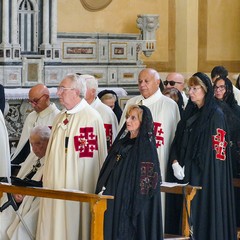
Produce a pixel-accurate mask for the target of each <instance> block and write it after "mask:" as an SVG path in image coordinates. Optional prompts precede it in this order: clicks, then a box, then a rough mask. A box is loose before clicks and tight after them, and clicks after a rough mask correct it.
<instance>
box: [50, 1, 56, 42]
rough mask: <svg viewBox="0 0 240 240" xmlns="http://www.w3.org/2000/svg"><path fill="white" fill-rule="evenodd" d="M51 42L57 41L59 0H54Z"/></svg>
mask: <svg viewBox="0 0 240 240" xmlns="http://www.w3.org/2000/svg"><path fill="white" fill-rule="evenodd" d="M51 30H52V31H51V44H52V45H54V44H56V43H57V0H52V12H51Z"/></svg>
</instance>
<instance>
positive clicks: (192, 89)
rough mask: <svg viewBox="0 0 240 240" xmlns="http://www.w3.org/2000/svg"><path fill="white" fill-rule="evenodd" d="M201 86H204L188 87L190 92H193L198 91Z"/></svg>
mask: <svg viewBox="0 0 240 240" xmlns="http://www.w3.org/2000/svg"><path fill="white" fill-rule="evenodd" d="M201 88H202V87H188V88H187V90H188V92H190V91H192V92H193V93H196V92H197V91H198V90H199V89H201Z"/></svg>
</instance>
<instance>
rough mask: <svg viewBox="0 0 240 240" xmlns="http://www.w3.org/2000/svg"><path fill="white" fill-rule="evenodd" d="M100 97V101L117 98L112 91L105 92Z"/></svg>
mask: <svg viewBox="0 0 240 240" xmlns="http://www.w3.org/2000/svg"><path fill="white" fill-rule="evenodd" d="M100 99H101V101H104V100H108V99H114V101H116V100H117V98H116V96H115V95H114V94H112V93H106V94H104V95H103V96H102V97H101V98H100Z"/></svg>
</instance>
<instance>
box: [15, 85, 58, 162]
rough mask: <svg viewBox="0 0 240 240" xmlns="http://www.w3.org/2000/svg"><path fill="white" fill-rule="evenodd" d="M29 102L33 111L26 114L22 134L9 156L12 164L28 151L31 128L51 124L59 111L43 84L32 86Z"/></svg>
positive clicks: (24, 156)
mask: <svg viewBox="0 0 240 240" xmlns="http://www.w3.org/2000/svg"><path fill="white" fill-rule="evenodd" d="M28 96H29V100H28V101H29V103H30V104H31V105H32V108H33V109H34V111H32V112H31V113H29V115H28V116H27V118H26V120H25V122H24V125H23V129H22V134H21V137H20V139H19V143H18V145H17V148H16V151H15V152H14V154H13V156H12V157H11V163H12V164H20V163H21V162H23V161H24V160H25V159H26V157H27V156H28V154H29V152H30V145H29V141H28V139H29V136H30V132H31V129H32V128H33V127H35V126H39V125H42V126H49V127H51V126H52V123H53V120H54V118H55V116H56V115H57V114H58V113H59V112H60V111H59V109H58V108H57V107H56V105H55V104H54V103H51V101H50V92H49V89H48V88H47V87H46V86H45V85H43V84H37V85H35V86H33V87H32V88H31V89H30V91H29V93H28Z"/></svg>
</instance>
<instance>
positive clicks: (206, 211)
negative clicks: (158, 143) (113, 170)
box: [166, 72, 236, 240]
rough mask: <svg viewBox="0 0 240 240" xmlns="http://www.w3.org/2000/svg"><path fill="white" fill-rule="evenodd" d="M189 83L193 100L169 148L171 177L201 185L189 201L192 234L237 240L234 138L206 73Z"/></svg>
mask: <svg viewBox="0 0 240 240" xmlns="http://www.w3.org/2000/svg"><path fill="white" fill-rule="evenodd" d="M188 87H189V101H188V104H187V106H186V109H185V111H184V113H183V116H182V119H181V121H180V122H179V124H178V127H177V130H176V134H175V139H174V141H173V144H172V147H171V152H170V165H171V166H172V169H171V168H169V172H168V174H169V176H168V177H169V179H171V180H173V181H178V182H180V183H189V184H190V185H193V186H202V190H201V191H199V192H198V193H197V194H196V196H195V198H194V199H193V201H192V205H191V220H192V221H191V225H192V230H193V237H195V238H194V239H196V240H203V239H211V240H235V239H236V223H235V208H234V194H233V186H232V168H231V156H230V142H229V137H228V136H229V132H228V128H227V124H226V121H225V117H224V114H223V112H222V110H221V108H220V107H219V106H218V105H217V103H216V101H215V100H214V97H213V87H212V83H211V81H210V79H209V78H208V76H207V75H206V74H204V73H201V72H198V73H195V74H194V75H193V76H192V77H191V78H190V79H189V80H188ZM179 212H180V211H179ZM166 215H168V212H166ZM173 217H174V218H176V216H173ZM174 218H173V219H172V220H173V221H172V223H171V224H172V225H173V222H174Z"/></svg>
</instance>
